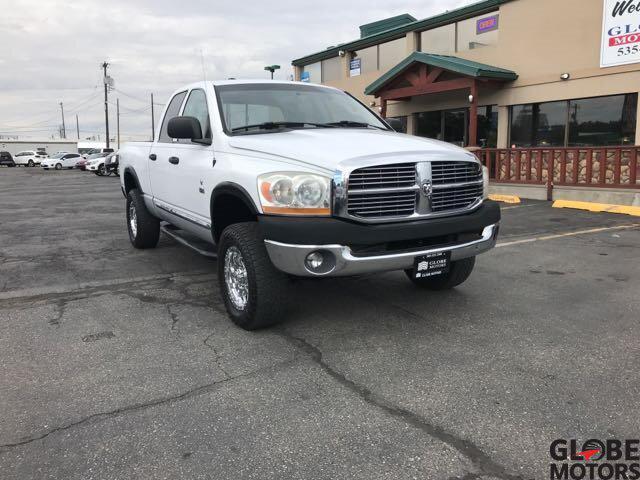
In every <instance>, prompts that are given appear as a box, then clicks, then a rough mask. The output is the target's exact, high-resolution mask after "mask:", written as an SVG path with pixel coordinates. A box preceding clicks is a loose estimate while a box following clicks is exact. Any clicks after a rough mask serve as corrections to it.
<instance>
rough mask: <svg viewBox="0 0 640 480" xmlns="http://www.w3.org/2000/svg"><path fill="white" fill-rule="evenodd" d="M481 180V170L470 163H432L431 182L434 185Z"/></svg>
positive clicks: (476, 165) (475, 164)
mask: <svg viewBox="0 0 640 480" xmlns="http://www.w3.org/2000/svg"><path fill="white" fill-rule="evenodd" d="M478 180H482V168H481V167H480V164H478V163H472V162H433V163H432V164H431V181H432V182H433V184H434V185H442V184H447V183H463V182H473V181H478Z"/></svg>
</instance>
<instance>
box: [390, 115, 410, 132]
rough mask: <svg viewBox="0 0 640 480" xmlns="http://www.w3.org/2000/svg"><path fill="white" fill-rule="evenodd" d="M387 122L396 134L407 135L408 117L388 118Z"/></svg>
mask: <svg viewBox="0 0 640 480" xmlns="http://www.w3.org/2000/svg"><path fill="white" fill-rule="evenodd" d="M386 120H387V123H388V124H389V125H391V128H393V129H394V130H395V131H396V132H400V133H407V117H388V118H386Z"/></svg>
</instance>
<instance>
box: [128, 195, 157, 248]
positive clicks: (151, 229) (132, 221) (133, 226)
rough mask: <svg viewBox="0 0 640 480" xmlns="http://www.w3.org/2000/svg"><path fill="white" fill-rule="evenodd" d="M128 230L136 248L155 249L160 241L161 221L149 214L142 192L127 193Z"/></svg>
mask: <svg viewBox="0 0 640 480" xmlns="http://www.w3.org/2000/svg"><path fill="white" fill-rule="evenodd" d="M127 230H128V231H129V240H130V241H131V244H132V245H133V246H134V247H135V248H155V247H156V246H157V245H158V240H159V239H160V220H158V219H157V218H156V217H154V216H153V215H151V213H149V210H147V206H146V205H145V204H144V198H143V196H142V193H140V190H138V189H137V188H134V189H132V190H129V193H127Z"/></svg>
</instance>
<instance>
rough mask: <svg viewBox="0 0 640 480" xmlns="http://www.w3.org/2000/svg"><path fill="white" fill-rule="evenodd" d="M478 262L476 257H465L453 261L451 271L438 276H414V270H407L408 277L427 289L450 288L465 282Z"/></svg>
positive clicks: (415, 283)
mask: <svg viewBox="0 0 640 480" xmlns="http://www.w3.org/2000/svg"><path fill="white" fill-rule="evenodd" d="M475 263H476V257H469V258H463V259H462V260H458V261H456V262H451V267H450V268H449V271H448V272H447V273H446V274H444V275H440V276H437V277H426V278H414V277H413V270H405V273H406V274H407V277H408V278H409V280H411V282H412V283H413V284H414V285H417V286H418V287H420V288H425V289H427V290H449V289H451V288H455V287H457V286H458V285H460V284H461V283H463V282H464V281H465V280H466V279H467V278H469V275H471V272H472V271H473V266H474V265H475Z"/></svg>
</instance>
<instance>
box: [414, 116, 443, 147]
mask: <svg viewBox="0 0 640 480" xmlns="http://www.w3.org/2000/svg"><path fill="white" fill-rule="evenodd" d="M416 135H418V136H420V137H427V138H435V139H436V140H442V112H421V113H418V114H417V115H416Z"/></svg>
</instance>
